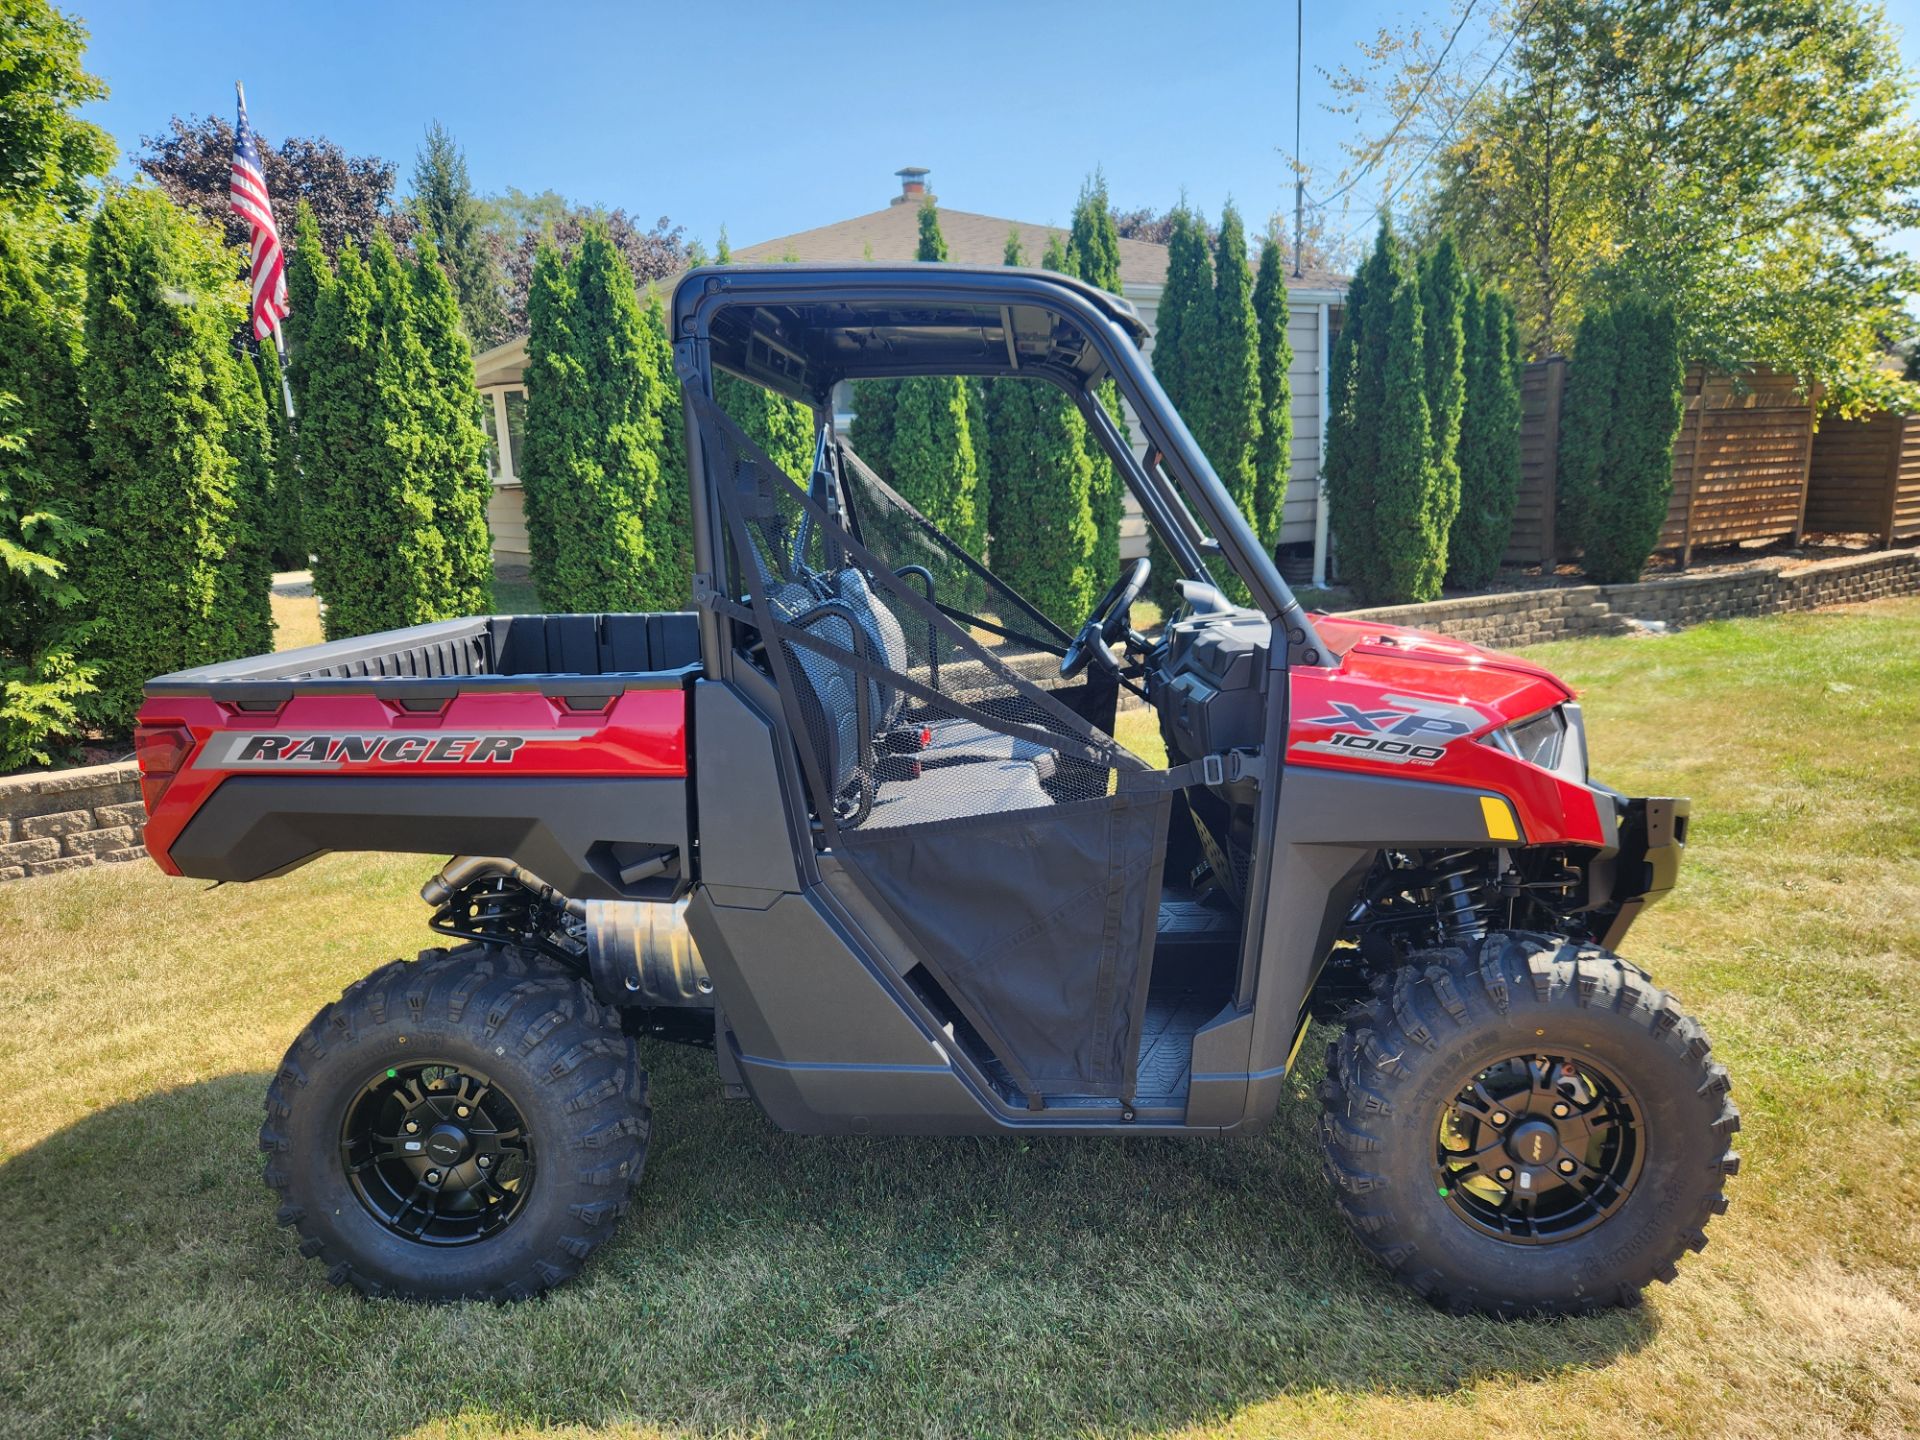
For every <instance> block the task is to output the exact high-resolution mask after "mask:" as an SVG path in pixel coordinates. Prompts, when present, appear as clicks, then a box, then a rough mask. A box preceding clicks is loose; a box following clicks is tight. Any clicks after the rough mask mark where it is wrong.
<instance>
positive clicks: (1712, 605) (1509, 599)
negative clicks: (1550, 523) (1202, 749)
mask: <svg viewBox="0 0 1920 1440" xmlns="http://www.w3.org/2000/svg"><path fill="white" fill-rule="evenodd" d="M1915 594H1920V551H1915V550H1882V551H1877V552H1875V553H1873V554H1870V555H1848V556H1844V557H1843V558H1841V559H1838V560H1823V561H1819V562H1818V563H1816V564H1812V565H1803V566H1801V567H1799V568H1798V569H1794V570H1784V569H1782V568H1781V567H1780V566H1777V565H1765V566H1757V567H1755V568H1753V569H1751V570H1733V571H1729V572H1727V573H1725V574H1719V575H1680V576H1676V577H1674V578H1672V579H1668V580H1646V581H1642V582H1640V583H1639V584H1635V585H1575V586H1568V587H1565V588H1562V589H1557V590H1516V591H1509V592H1507V593H1505V594H1499V595H1467V596H1463V597H1461V598H1460V599H1458V600H1436V601H1434V602H1433V603H1431V604H1428V605H1389V606H1382V607H1380V608H1378V609H1374V610H1353V611H1349V612H1347V613H1348V614H1349V615H1355V616H1359V617H1362V618H1364V619H1368V620H1384V621H1387V622H1388V623H1390V624H1394V625H1406V626H1410V627H1412V628H1413V629H1416V630H1432V631H1435V632H1436V633H1438V634H1441V635H1451V636H1453V637H1455V638H1456V639H1460V640H1466V641H1468V642H1470V643H1472V644H1475V645H1488V646H1492V647H1494V648H1496V649H1501V650H1516V649H1519V648H1520V647H1521V646H1524V645H1536V644H1538V643H1540V642H1541V641H1543V640H1571V639H1575V638H1577V637H1580V636H1586V635H1619V634H1623V633H1625V632H1626V631H1628V630H1631V629H1633V625H1632V622H1633V621H1635V620H1643V621H1645V620H1651V621H1658V622H1659V623H1660V624H1663V625H1667V626H1671V627H1673V628H1675V629H1678V628H1682V627H1684V626H1688V625H1698V624H1700V623H1702V622H1703V621H1707V620H1731V619H1735V618H1737V617H1740V616H1747V615H1780V614H1784V613H1786V612H1787V611H1791V610H1817V609H1819V608H1820V607H1821V606H1823V605H1853V604H1858V603H1859V602H1861V601H1863V600H1880V599H1884V598H1886V597H1888V596H1892V595H1915Z"/></svg>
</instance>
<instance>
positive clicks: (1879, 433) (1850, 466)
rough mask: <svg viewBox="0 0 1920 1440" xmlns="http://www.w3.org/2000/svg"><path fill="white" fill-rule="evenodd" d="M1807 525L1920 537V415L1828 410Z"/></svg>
mask: <svg viewBox="0 0 1920 1440" xmlns="http://www.w3.org/2000/svg"><path fill="white" fill-rule="evenodd" d="M1810 471H1811V473H1810V475H1809V478H1808V482H1807V528H1808V529H1810V530H1824V531H1830V532H1833V533H1835V534H1852V535H1859V534H1868V535H1878V536H1879V537H1880V543H1881V544H1883V545H1891V544H1893V543H1894V541H1896V540H1915V539H1920V415H1896V414H1894V413H1892V412H1891V411H1886V410H1876V411H1874V412H1872V413H1871V414H1867V415H1863V416H1861V417H1860V418H1859V419H1857V420H1841V419H1839V418H1837V417H1835V416H1829V417H1828V418H1827V419H1825V420H1823V421H1821V422H1820V429H1819V430H1818V431H1817V432H1816V433H1815V435H1814V437H1813V462H1812V465H1811V467H1810Z"/></svg>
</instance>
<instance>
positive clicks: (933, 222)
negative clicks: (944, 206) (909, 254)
mask: <svg viewBox="0 0 1920 1440" xmlns="http://www.w3.org/2000/svg"><path fill="white" fill-rule="evenodd" d="M917 218H918V219H919V221H920V244H919V248H918V249H917V250H916V251H915V252H914V257H913V258H914V259H916V260H944V259H946V258H947V237H946V236H945V235H943V234H941V233H940V212H939V210H937V209H936V208H935V207H934V203H933V201H932V200H923V201H922V202H921V203H920V214H919V216H918V217H917Z"/></svg>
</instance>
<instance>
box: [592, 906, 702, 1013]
mask: <svg viewBox="0 0 1920 1440" xmlns="http://www.w3.org/2000/svg"><path fill="white" fill-rule="evenodd" d="M586 938H587V963H588V967H589V972H590V975H591V977H592V981H593V988H594V991H595V993H596V994H598V995H599V997H600V999H601V1001H602V1003H604V1004H607V1005H613V1006H618V1007H622V1008H626V1007H634V1006H637V1007H640V1008H644V1009H655V1008H659V1007H663V1006H673V1007H679V1008H684V1009H698V1010H711V1009H712V1008H713V981H712V980H710V979H708V978H707V967H706V966H704V965H702V964H701V963H700V954H699V952H698V951H697V950H695V949H694V948H693V936H692V935H691V934H690V933H689V932H688V930H687V902H686V901H685V900H676V901H674V902H672V903H671V904H668V903H665V902H662V903H658V904H655V903H650V902H648V901H644V900H589V901H587V902H586Z"/></svg>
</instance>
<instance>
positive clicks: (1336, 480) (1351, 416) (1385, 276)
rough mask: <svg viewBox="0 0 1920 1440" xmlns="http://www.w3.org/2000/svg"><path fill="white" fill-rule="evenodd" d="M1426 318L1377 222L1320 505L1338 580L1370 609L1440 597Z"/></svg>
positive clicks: (1413, 284) (1338, 363)
mask: <svg viewBox="0 0 1920 1440" xmlns="http://www.w3.org/2000/svg"><path fill="white" fill-rule="evenodd" d="M1425 343H1426V321H1425V317H1424V315H1423V314H1422V311H1421V305H1420V276H1419V273H1418V270H1417V267H1416V266H1415V264H1414V262H1413V259H1412V257H1411V256H1410V254H1409V253H1408V252H1407V250H1406V249H1405V247H1403V246H1402V245H1401V244H1400V243H1399V242H1398V241H1397V240H1396V239H1395V238H1394V235H1393V232H1392V229H1391V227H1390V226H1388V225H1386V224H1384V223H1383V224H1382V225H1381V227H1380V234H1379V236H1378V238H1377V239H1376V240H1375V242H1374V248H1373V253H1372V254H1371V255H1370V256H1369V257H1368V259H1367V262H1366V264H1365V265H1363V266H1362V267H1361V270H1360V273H1359V274H1358V275H1357V276H1355V277H1354V281H1353V284H1352V285H1351V286H1350V287H1349V288H1348V292H1347V315H1346V323H1345V325H1344V326H1343V328H1342V330H1341V335H1340V346H1339V350H1338V351H1337V353H1336V355H1335V363H1334V365H1333V374H1332V376H1331V377H1330V382H1331V383H1330V390H1331V394H1330V399H1331V401H1332V406H1333V408H1332V411H1331V414H1330V420H1331V423H1330V425H1329V427H1328V436H1327V439H1328V449H1327V468H1326V481H1327V503H1328V508H1329V520H1330V523H1331V526H1332V528H1333V533H1334V538H1335V540H1336V542H1337V544H1338V550H1337V552H1336V553H1337V555H1338V557H1339V561H1340V571H1341V578H1342V579H1344V580H1345V581H1346V582H1347V583H1348V584H1350V585H1351V586H1352V587H1353V589H1354V591H1355V593H1356V594H1358V595H1359V597H1360V598H1361V599H1362V600H1363V601H1365V602H1367V603H1370V604H1391V603H1397V602H1400V601H1407V600H1431V599H1434V598H1436V597H1437V596H1438V594H1439V587H1440V578H1441V573H1442V569H1443V567H1444V560H1443V559H1441V558H1437V557H1444V554H1445V543H1446V537H1445V536H1444V535H1442V534H1436V533H1435V531H1434V528H1433V517H1434V516H1435V514H1436V513H1437V512H1438V510H1439V509H1440V506H1439V505H1438V504H1437V502H1436V500H1435V496H1434V491H1435V490H1436V489H1437V488H1438V486H1439V485H1440V478H1439V472H1438V467H1437V466H1436V465H1435V464H1434V448H1433V438H1432V428H1431V425H1430V423H1429V420H1428V411H1427V396H1426V388H1427V367H1426V356H1425Z"/></svg>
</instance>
